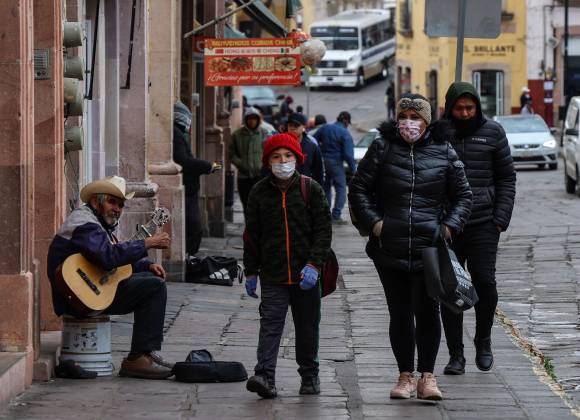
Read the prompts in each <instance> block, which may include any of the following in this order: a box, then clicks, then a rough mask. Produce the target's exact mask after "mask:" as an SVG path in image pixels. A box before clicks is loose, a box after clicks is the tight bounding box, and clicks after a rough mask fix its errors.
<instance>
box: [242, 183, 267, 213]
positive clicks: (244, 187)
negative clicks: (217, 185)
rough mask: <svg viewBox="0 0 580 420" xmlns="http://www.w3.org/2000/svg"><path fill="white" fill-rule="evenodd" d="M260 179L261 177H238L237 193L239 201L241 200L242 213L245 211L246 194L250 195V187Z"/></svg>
mask: <svg viewBox="0 0 580 420" xmlns="http://www.w3.org/2000/svg"><path fill="white" fill-rule="evenodd" d="M261 179H262V178H261V177H256V178H238V194H239V195H240V201H241V202H242V207H243V208H244V213H246V204H247V203H248V196H249V195H250V191H251V190H252V187H253V186H254V185H255V184H256V183H257V182H258V181H259V180H261Z"/></svg>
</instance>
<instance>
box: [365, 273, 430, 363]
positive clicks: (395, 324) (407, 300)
mask: <svg viewBox="0 0 580 420" xmlns="http://www.w3.org/2000/svg"><path fill="white" fill-rule="evenodd" d="M375 267H376V268H377V271H378V273H379V278H380V279H381V283H382V285H383V289H384V290H385V296H386V298H387V306H388V308H389V315H390V317H391V322H390V324H389V339H390V341H391V347H392V348H393V353H394V354H395V359H396V360H397V365H398V367H399V372H414V371H415V346H416V347H417V356H418V357H417V371H419V372H430V373H433V370H434V368H435V361H436V359H437V353H438V351H439V342H440V341H441V321H440V317H439V303H437V302H436V301H434V300H433V299H431V298H430V297H429V296H428V295H427V291H426V289H425V277H424V276H425V274H424V272H423V271H421V272H418V273H409V272H407V271H399V270H392V269H387V268H384V267H381V266H379V265H377V264H376V263H375Z"/></svg>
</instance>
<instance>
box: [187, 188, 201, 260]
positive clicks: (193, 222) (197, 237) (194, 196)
mask: <svg viewBox="0 0 580 420" xmlns="http://www.w3.org/2000/svg"><path fill="white" fill-rule="evenodd" d="M202 235H203V230H202V228H201V215H200V212H199V197H198V192H197V191H195V192H190V191H188V189H187V188H186V189H185V251H186V252H187V253H188V254H189V255H192V256H193V255H195V254H197V252H198V251H199V247H200V245H201V237H202Z"/></svg>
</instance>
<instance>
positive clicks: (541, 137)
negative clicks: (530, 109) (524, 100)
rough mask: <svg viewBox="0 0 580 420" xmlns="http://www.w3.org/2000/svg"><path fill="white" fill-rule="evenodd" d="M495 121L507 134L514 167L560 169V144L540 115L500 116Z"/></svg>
mask: <svg viewBox="0 0 580 420" xmlns="http://www.w3.org/2000/svg"><path fill="white" fill-rule="evenodd" d="M494 120H495V121H497V122H498V123H500V124H501V126H502V127H503V129H504V130H505V132H506V135H507V139H508V143H509V145H510V151H511V154H512V157H513V159H514V165H515V166H516V167H517V166H527V165H537V166H538V168H540V169H542V168H545V167H546V165H547V166H548V168H549V169H551V170H555V169H558V157H557V155H558V144H557V142H556V139H555V138H554V135H553V133H552V131H551V130H550V128H549V127H548V126H547V125H546V123H545V122H544V120H543V119H542V117H540V116H539V115H510V116H507V115H500V116H496V117H494Z"/></svg>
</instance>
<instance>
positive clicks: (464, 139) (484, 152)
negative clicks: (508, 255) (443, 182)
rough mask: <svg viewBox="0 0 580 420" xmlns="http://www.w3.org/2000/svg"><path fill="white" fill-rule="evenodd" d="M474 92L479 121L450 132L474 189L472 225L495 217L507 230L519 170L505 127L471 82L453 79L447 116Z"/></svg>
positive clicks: (447, 98) (447, 97)
mask: <svg viewBox="0 0 580 420" xmlns="http://www.w3.org/2000/svg"><path fill="white" fill-rule="evenodd" d="M465 94H469V95H471V96H472V97H473V98H474V99H475V100H476V103H477V120H478V121H477V124H476V126H475V129H474V130H472V131H471V132H470V133H469V134H462V133H461V132H460V131H457V132H454V133H449V134H450V137H451V140H450V141H451V144H452V145H453V148H454V149H455V151H456V152H457V154H458V156H459V159H461V161H462V162H463V164H464V165H465V173H466V175H467V179H468V181H469V185H470V186H471V190H472V191H473V208H472V209H471V217H470V219H469V221H468V222H467V224H468V225H476V224H479V223H484V222H488V221H490V220H493V223H494V224H495V225H496V226H499V227H500V228H501V229H502V230H506V229H507V228H508V226H509V224H510V219H511V217H512V211H513V208H514V200H515V195H516V171H515V169H514V165H513V159H512V157H511V153H510V147H509V144H508V141H507V138H506V135H505V131H504V130H503V128H502V127H501V125H499V124H498V123H497V122H495V121H491V120H488V119H486V118H485V117H484V116H483V113H482V111H481V103H480V100H479V96H478V94H477V91H476V90H475V89H474V88H473V86H472V85H471V84H469V83H465V82H457V83H453V84H452V85H451V87H450V88H449V90H448V92H447V95H446V97H445V115H444V117H445V118H448V119H451V109H452V108H453V106H454V105H455V102H457V100H458V99H459V98H460V97H461V96H463V95H465Z"/></svg>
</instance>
